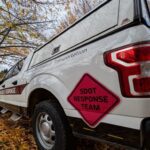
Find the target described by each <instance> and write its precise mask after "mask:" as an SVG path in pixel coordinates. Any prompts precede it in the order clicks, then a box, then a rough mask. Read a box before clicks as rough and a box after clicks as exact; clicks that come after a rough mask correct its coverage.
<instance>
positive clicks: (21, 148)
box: [0, 112, 116, 150]
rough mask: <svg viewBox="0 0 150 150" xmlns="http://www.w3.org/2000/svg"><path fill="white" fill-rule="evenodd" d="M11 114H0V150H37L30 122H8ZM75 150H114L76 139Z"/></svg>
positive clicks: (106, 146)
mask: <svg viewBox="0 0 150 150" xmlns="http://www.w3.org/2000/svg"><path fill="white" fill-rule="evenodd" d="M10 116H11V113H10V112H8V113H6V114H0V150H38V149H37V146H36V143H35V141H34V138H33V136H32V129H31V127H30V121H29V120H28V119H27V118H23V119H20V120H19V121H17V122H13V121H11V120H9V118H10ZM76 140H77V141H76V143H78V144H77V150H116V148H113V147H112V146H109V145H106V144H101V143H94V142H92V141H87V140H80V139H76Z"/></svg>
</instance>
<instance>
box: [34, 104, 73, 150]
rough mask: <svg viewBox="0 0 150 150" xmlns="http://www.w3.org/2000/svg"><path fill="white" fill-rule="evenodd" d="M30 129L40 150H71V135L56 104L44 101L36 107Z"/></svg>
mask: <svg viewBox="0 0 150 150" xmlns="http://www.w3.org/2000/svg"><path fill="white" fill-rule="evenodd" d="M32 127H33V134H34V137H35V141H36V143H37V145H38V148H39V149H40V150H72V148H70V146H71V142H72V134H71V129H70V126H69V124H68V122H67V118H66V116H65V114H64V112H63V110H62V108H61V107H60V105H59V104H58V103H54V102H49V101H44V102H41V103H39V104H37V105H36V107H35V110H34V114H33V118H32Z"/></svg>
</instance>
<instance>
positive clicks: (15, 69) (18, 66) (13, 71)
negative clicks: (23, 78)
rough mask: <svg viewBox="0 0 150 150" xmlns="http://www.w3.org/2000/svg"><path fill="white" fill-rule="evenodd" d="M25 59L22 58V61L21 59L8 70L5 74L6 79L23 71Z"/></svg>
mask: <svg viewBox="0 0 150 150" xmlns="http://www.w3.org/2000/svg"><path fill="white" fill-rule="evenodd" d="M24 60H25V59H22V60H21V61H19V62H18V63H17V64H16V65H15V66H13V67H12V68H11V69H10V70H9V72H8V73H7V74H6V76H5V80H6V79H9V78H11V77H13V76H16V75H17V74H18V73H19V72H20V71H21V69H22V67H23V63H24Z"/></svg>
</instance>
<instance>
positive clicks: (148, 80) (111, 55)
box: [104, 43, 150, 97]
mask: <svg viewBox="0 0 150 150" xmlns="http://www.w3.org/2000/svg"><path fill="white" fill-rule="evenodd" d="M104 57H105V62H106V64H107V65H108V66H110V67H111V68H114V69H115V70H117V72H118V74H119V78H120V87H121V91H122V94H123V96H126V97H135V96H137V97H143V96H150V67H147V66H150V44H149V43H148V44H140V45H134V46H131V47H128V48H123V49H119V50H116V51H109V52H107V53H105V56H104ZM145 66H146V67H145ZM144 68H146V69H144Z"/></svg>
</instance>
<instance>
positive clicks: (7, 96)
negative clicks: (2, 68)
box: [0, 59, 26, 105]
mask: <svg viewBox="0 0 150 150" xmlns="http://www.w3.org/2000/svg"><path fill="white" fill-rule="evenodd" d="M23 62H24V59H23V60H21V61H20V62H19V63H17V64H16V65H15V66H13V67H12V68H11V69H10V70H9V72H8V73H7V75H6V76H5V80H4V82H3V83H2V84H1V85H0V101H1V102H5V103H9V104H14V105H22V93H23V90H24V88H25V86H26V81H25V80H24V79H23V72H22V66H23Z"/></svg>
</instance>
